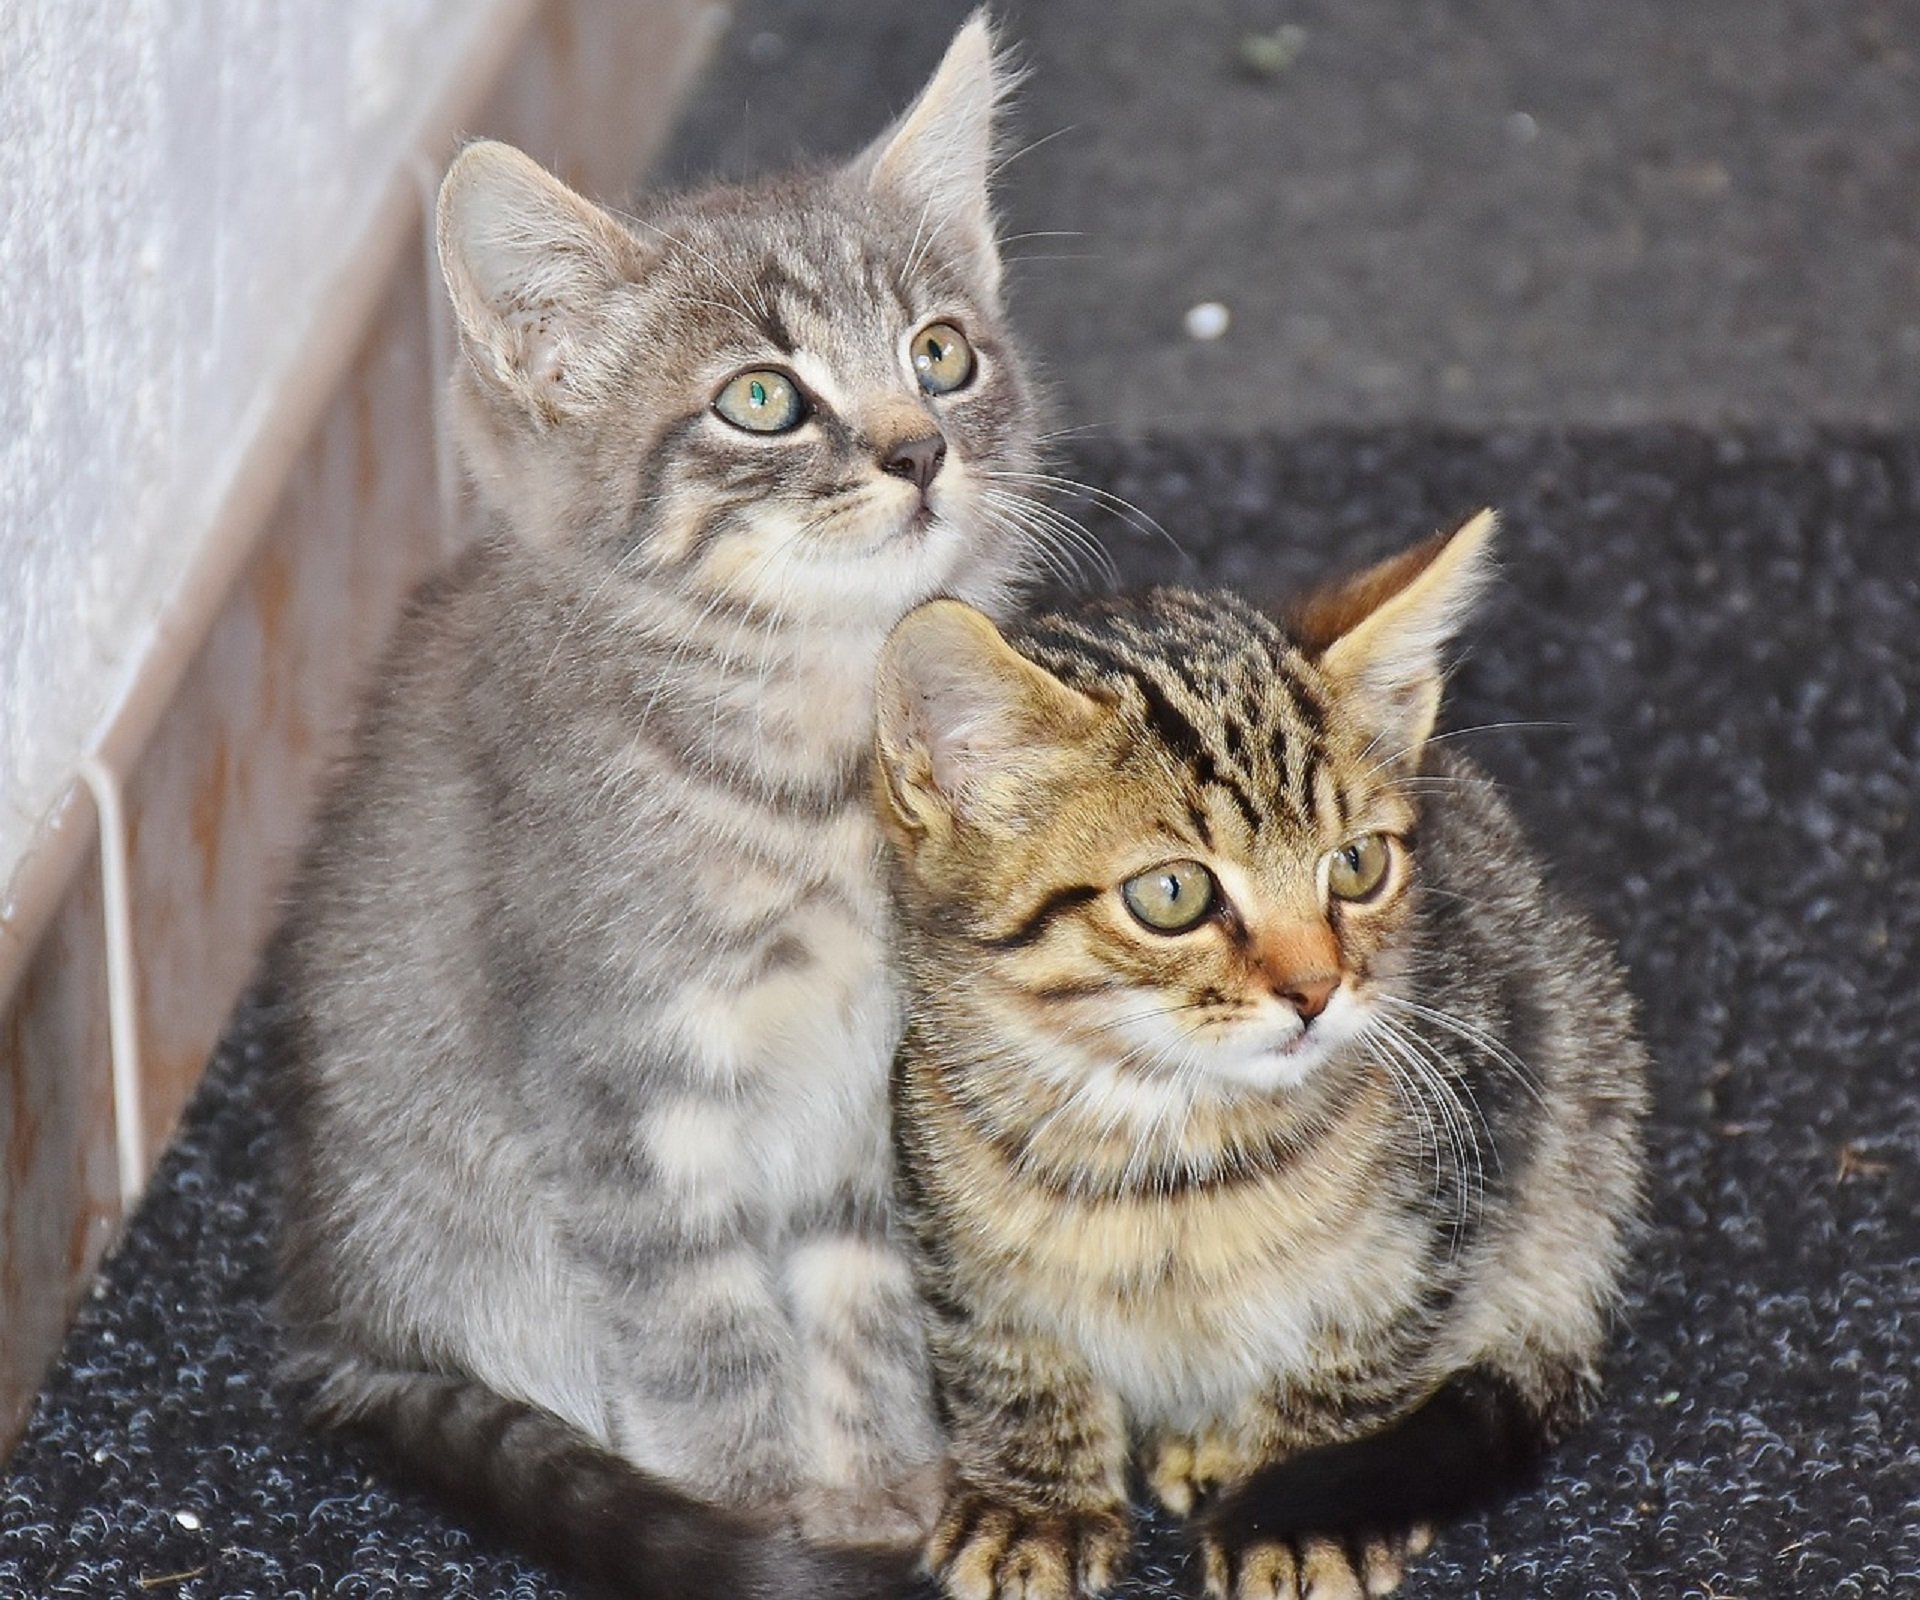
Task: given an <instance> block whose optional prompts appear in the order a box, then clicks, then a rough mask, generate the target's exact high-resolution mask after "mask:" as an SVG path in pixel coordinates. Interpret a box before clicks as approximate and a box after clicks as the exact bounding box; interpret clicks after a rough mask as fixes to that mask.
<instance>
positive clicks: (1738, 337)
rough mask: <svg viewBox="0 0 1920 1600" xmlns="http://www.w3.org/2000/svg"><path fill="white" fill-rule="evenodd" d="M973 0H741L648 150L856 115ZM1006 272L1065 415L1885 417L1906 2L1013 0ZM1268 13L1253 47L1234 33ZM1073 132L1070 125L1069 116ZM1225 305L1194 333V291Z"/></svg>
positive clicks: (1250, 31) (747, 156)
mask: <svg viewBox="0 0 1920 1600" xmlns="http://www.w3.org/2000/svg"><path fill="white" fill-rule="evenodd" d="M970 9H971V7H970V5H969V4H968V3H966V0H912V3H910V4H907V3H894V4H877V3H874V0H746V3H744V4H742V5H740V6H739V8H738V15H739V21H738V24H737V26H736V27H735V29H734V30H733V32H732V34H731V35H730V36H729V38H728V41H727V42H726V44H725V45H724V46H723V47H722V54H721V58H720V61H719V63H718V65H717V68H716V70H715V71H714V72H713V73H712V74H711V76H710V77H709V79H708V81H707V82H706V84H705V85H704V86H703V88H702V89H701V90H700V92H699V94H698V96H697V98H696V101H695V104H694V106H693V109H692V113H691V115H690V116H689V117H688V118H687V120H686V123H685V125H684V127H683V129H682V131H681V135H680V137H679V139H678V141H677V143H676V144H675V146H674V149H673V150H672V152H671V153H670V155H669V158H668V160H667V162H666V163H665V171H666V173H667V174H669V175H671V176H681V175H685V174H688V173H704V172H708V171H716V170H717V171H723V172H727V173H733V174H738V173H740V172H743V171H748V170H756V169H758V168H760V167H762V166H763V165H778V164H781V163H783V162H785V161H786V160H787V159H788V157H789V153H790V152H791V151H792V150H794V149H795V148H799V149H807V150H813V151H818V152H822V153H827V152H832V153H840V152H845V151H851V150H853V149H855V148H857V147H858V146H859V145H861V144H862V143H864V142H865V140H866V139H867V138H869V137H870V136H871V135H872V134H873V132H874V131H875V127H876V123H877V121H878V108H879V107H887V108H898V107H900V106H902V105H904V104H905V103H906V101H907V100H909V99H910V98H911V96H912V94H913V92H914V90H915V89H916V88H918V86H919V84H920V82H921V80H922V79H923V78H924V77H925V75H926V73H927V72H928V70H929V69H930V66H931V64H932V63H933V62H934V61H936V60H937V59H938V58H939V54H940V50H941V47H942V45H943V44H944V43H945V41H946V38H947V36H948V35H949V34H950V33H951V31H952V29H953V27H954V26H955V25H956V24H957V22H958V21H959V19H961V18H962V17H964V16H965V15H966V14H967V12H968V11H969V10H970ZM996 9H997V10H998V11H999V12H1000V13H1001V14H1002V15H1003V16H1004V17H1005V18H1006V19H1007V21H1008V24H1009V26H1008V29H1007V32H1008V36H1009V37H1010V38H1011V39H1012V40H1013V41H1015V42H1016V43H1017V44H1018V46H1019V48H1020V52H1021V54H1022V56H1023V57H1024V58H1025V59H1026V61H1027V62H1028V64H1029V65H1030V67H1031V68H1032V76H1031V79H1030V82H1029V86H1028V89H1027V92H1026V93H1025V95H1024V96H1023V101H1022V105H1021V107H1020V112H1019V119H1020V125H1021V126H1020V137H1019V139H1018V141H1017V143H1016V146H1015V147H1016V148H1018V146H1019V145H1020V144H1025V143H1028V142H1030V141H1032V140H1036V139H1040V138H1043V137H1046V136H1047V135H1057V137H1053V138H1051V139H1050V140H1049V141H1048V142H1047V143H1046V144H1044V145H1040V146H1039V147H1037V148H1034V149H1032V150H1030V151H1029V152H1028V153H1027V154H1025V155H1023V156H1021V157H1020V158H1019V159H1018V160H1017V161H1016V162H1014V163H1013V164H1012V165H1011V166H1010V167H1008V168H1007V170H1006V174H1005V178H1006V183H1005V188H1004V199H1005V209H1006V215H1007V218H1008V222H1009V225H1010V230H1011V231H1012V232H1014V233H1025V232H1029V231H1034V230H1066V231H1070V232H1077V233H1078V234H1079V235H1080V237H1077V238H1053V237H1035V238H1028V239H1024V240H1020V241H1018V242H1016V243H1014V244H1013V245H1012V247H1011V248H1012V251H1013V253H1015V254H1017V255H1023V256H1026V257H1028V258H1029V261H1028V263H1027V264H1026V265H1025V266H1023V267H1021V268H1020V269H1019V271H1018V272H1017V274H1016V276H1015V278H1014V293H1015V295H1016V303H1017V304H1018V305H1019V307H1020V309H1021V312H1022V321H1023V324H1024V326H1025V327H1026V328H1027V329H1028V330H1029V332H1030V334H1031V335H1032V337H1033V340H1034V342H1035V343H1036V344H1037V345H1038V346H1039V347H1040V349H1041V351H1042V353H1043V354H1045V355H1046V357H1047V358H1048V361H1049V364H1050V366H1051V367H1052V369H1053V371H1054V374H1055V376H1056V378H1057V380H1058V383H1059V386H1060V389H1061V392H1062V395H1063V397H1064V399H1065V402H1066V404H1065V407H1064V410H1065V412H1066V413H1067V415H1068V416H1069V418H1070V419H1071V420H1072V421H1073V422H1075V423H1084V422H1108V423H1114V424H1121V425H1125V426H1126V427H1128V428H1137V427H1152V428H1156V429H1161V430H1165V429H1180V430H1183V431H1184V430H1193V431H1205V432H1213V433H1219V432H1231V433H1246V432H1251V431H1254V430H1256V429H1260V428H1264V427H1271V426H1278V427H1295V426H1299V425H1301V424H1306V423H1314V422H1326V421H1333V422H1381V421H1393V420H1398V419H1402V418H1419V419H1422V420H1427V421H1438V422H1451V423H1461V424H1470V425H1479V424H1484V423H1489V422H1549V423H1560V422H1566V423H1628V422H1643V421H1649V420H1666V421H1671V420H1681V419H1684V420H1687V421H1693V422H1699V423H1707V424H1715V423H1722V422H1740V421H1764V420H1773V419H1792V420H1795V421H1809V420H1828V421H1847V422H1865V423H1880V424H1900V423H1906V422H1910V421H1911V420H1912V419H1913V418H1914V416H1915V415H1916V411H1917V410H1920V5H1916V4H1915V3H1914V0H1444V3H1442V0H1296V3H1290V4H1274V3H1271V0H1015V3H1010V4H1004V5H1001V6H999V7H997V8H996ZM1285 25H1291V26H1292V27H1294V28H1297V29H1299V30H1301V32H1300V33H1299V34H1298V35H1294V36H1289V39H1287V40H1282V41H1281V42H1280V46H1279V48H1280V52H1281V54H1282V55H1284V54H1285V53H1286V52H1287V51H1288V50H1289V49H1293V50H1296V51H1297V54H1296V55H1295V57H1294V60H1293V63H1292V65H1291V66H1288V67H1286V68H1284V69H1283V70H1281V71H1279V72H1278V73H1277V74H1276V75H1274V76H1271V77H1266V78H1260V77H1256V76H1254V75H1253V74H1252V73H1251V72H1249V71H1248V70H1247V69H1246V68H1245V67H1244V66H1243V65H1242V64H1241V61H1240V52H1241V48H1242V45H1243V42H1244V41H1245V40H1246V39H1248V38H1249V36H1266V35H1272V34H1273V33H1274V32H1275V31H1276V30H1277V29H1278V28H1280V27H1282V26H1285ZM1063 130H1064V131H1063ZM1202 300H1216V301H1219V302H1221V303H1223V304H1224V305H1226V306H1227V307H1228V308H1229V309H1230V311H1231V313H1232V316H1233V322H1232V328H1231V331H1230V332H1229V333H1228V335H1227V337H1226V338H1225V339H1223V340H1221V341H1220V342H1218V343H1215V344H1196V343H1195V342H1194V341H1193V340H1191V339H1189V338H1188V337H1187V335H1186V334H1185V333H1184V332H1183V330H1182V319H1183V317H1184V315H1185V313H1186V311H1187V309H1188V307H1190V306H1191V305H1193V304H1194V303H1195V302H1197V301H1202Z"/></svg>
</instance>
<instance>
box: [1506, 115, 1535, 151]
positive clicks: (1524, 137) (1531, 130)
mask: <svg viewBox="0 0 1920 1600" xmlns="http://www.w3.org/2000/svg"><path fill="white" fill-rule="evenodd" d="M1507 137H1508V138H1509V139H1511V140H1512V141H1513V142H1514V143H1515V144H1532V143H1533V141H1534V140H1535V139H1537V138H1539V137H1540V124H1539V123H1537V122H1535V121H1534V120H1533V118H1532V117H1530V116H1528V115H1527V113H1526V112H1524V111H1516V112H1514V113H1513V114H1512V115H1511V116H1509V117H1508V118H1507Z"/></svg>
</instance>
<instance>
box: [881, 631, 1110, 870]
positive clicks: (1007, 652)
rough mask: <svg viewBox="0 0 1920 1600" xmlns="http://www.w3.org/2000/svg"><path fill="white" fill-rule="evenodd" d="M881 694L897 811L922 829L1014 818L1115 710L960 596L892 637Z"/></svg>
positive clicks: (885, 766) (887, 785) (887, 779)
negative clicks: (1049, 771)
mask: <svg viewBox="0 0 1920 1600" xmlns="http://www.w3.org/2000/svg"><path fill="white" fill-rule="evenodd" d="M876 700H877V706H876V710H877V719H876V727H875V734H874V743H875V754H876V757H877V759H878V764H879V769H880V776H881V779H882V783H883V786H884V790H885V798H886V801H887V805H888V809H889V810H890V811H891V813H892V817H893V820H894V822H895V823H896V824H897V825H898V827H899V828H901V829H903V830H905V831H906V832H907V833H908V834H909V835H912V836H915V837H924V836H925V835H927V834H929V833H933V832H944V831H946V830H947V829H949V828H950V827H951V826H952V825H953V824H954V823H955V822H956V821H959V822H982V821H987V820H997V821H1000V822H1002V823H1007V824H1010V825H1015V826H1017V825H1018V817H1019V814H1020V811H1021V808H1022V806H1023V805H1024V804H1025V803H1026V802H1027V801H1028V800H1030V799H1031V798H1032V792H1031V785H1032V779H1033V777H1034V776H1035V774H1036V772H1037V771H1038V770H1039V769H1040V768H1042V767H1043V766H1045V765H1046V764H1047V762H1048V759H1049V757H1050V756H1051V755H1053V754H1054V753H1056V752H1057V751H1058V750H1059V749H1060V748H1061V747H1062V746H1066V745H1071V744H1077V743H1081V742H1084V741H1085V740H1086V739H1088V738H1089V737H1091V736H1092V734H1093V733H1094V731H1095V730H1096V729H1097V727H1098V726H1099V724H1100V723H1101V721H1102V720H1103V719H1104V718H1105V717H1106V716H1107V715H1108V712H1107V709H1106V708H1105V707H1104V706H1102V705H1101V704H1100V703H1099V702H1098V701H1095V700H1091V699H1089V698H1088V697H1087V696H1085V695H1083V694H1081V693H1080V692H1079V691H1078V690H1076V689H1070V688H1068V687H1067V685H1066V684H1064V683H1062V682H1060V680H1059V679H1058V678H1056V677H1054V676H1053V675H1052V674H1051V673H1049V672H1047V671H1045V670H1044V669H1043V668H1040V667H1037V666H1035V665H1034V664H1033V663H1032V662H1031V661H1028V660H1027V659H1026V657H1024V656H1022V655H1021V654H1019V652H1017V651H1016V650H1015V649H1014V648H1013V647H1012V646H1011V645H1010V644H1008V643H1007V641H1006V640H1005V639H1003V638H1002V637H1001V636H1000V633H999V630H998V629H996V628H995V627H994V625H993V624H992V623H991V622H989V621H988V620H987V619H986V618H985V617H984V616H982V615H981V614H980V613H979V612H978V611H975V610H974V609H973V607H971V606H968V605H962V604H961V603H960V602H959V601H958V600H934V601H930V602H928V603H927V604H926V605H923V606H921V607H919V608H918V609H917V610H914V611H911V612H909V613H908V614H907V616H906V617H905V618H904V619H903V620H902V621H901V622H900V624H899V625H898V626H897V627H896V628H895V629H894V630H893V632H892V633H891V634H890V635H889V636H888V638H887V643H886V646H885V648H884V649H883V650H882V651H881V654H880V667H879V674H878V680H877V696H876Z"/></svg>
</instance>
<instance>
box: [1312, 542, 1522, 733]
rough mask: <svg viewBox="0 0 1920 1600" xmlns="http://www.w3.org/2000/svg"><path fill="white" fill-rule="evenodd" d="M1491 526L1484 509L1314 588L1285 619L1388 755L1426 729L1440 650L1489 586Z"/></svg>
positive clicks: (1441, 662) (1433, 711) (1440, 671)
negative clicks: (1451, 529)
mask: <svg viewBox="0 0 1920 1600" xmlns="http://www.w3.org/2000/svg"><path fill="white" fill-rule="evenodd" d="M1496 521H1497V519H1496V518H1495V516H1494V514H1493V512H1491V511H1482V512H1481V513H1480V514H1479V515H1478V516H1476V517H1474V518H1473V519H1472V520H1470V521H1469V522H1468V523H1467V524H1466V525H1465V526H1464V527H1462V528H1461V529H1460V530H1459V531H1458V532H1456V533H1450V534H1448V533H1443V534H1438V535H1436V536H1435V537H1433V538H1431V539H1428V540H1426V541H1424V542H1423V543H1421V544H1417V545H1415V546H1414V547H1413V548H1412V549H1410V550H1403V551H1402V552H1401V553H1400V554H1399V555H1397V556H1391V557H1389V558H1388V559H1387V560H1385V561H1383V562H1381V563H1380V564H1379V565H1378V566H1374V567H1369V568H1367V570H1366V571H1364V572H1361V573H1359V574H1357V575H1355V576H1354V577H1351V578H1348V579H1346V580H1345V581H1344V582H1342V583H1339V584H1335V585H1333V586H1332V587H1330V588H1328V589H1324V590H1322V591H1320V592H1319V593H1318V594H1316V595H1313V596H1312V597H1310V598H1309V599H1308V600H1307V601H1306V602H1305V603H1304V604H1303V605H1301V606H1300V607H1299V608H1298V609H1297V610H1296V611H1295V612H1294V613H1293V615H1292V617H1291V618H1290V619H1289V620H1290V623H1291V632H1292V634H1293V637H1294V638H1295V639H1296V640H1297V641H1298V642H1299V644H1300V645H1301V646H1302V648H1304V649H1305V650H1307V651H1308V652H1309V653H1311V654H1314V655H1317V656H1318V657H1319V659H1320V666H1321V669H1322V670H1323V671H1324V672H1325V673H1326V674H1327V676H1328V677H1330V678H1332V679H1333V680H1334V682H1335V684H1336V685H1338V687H1339V688H1340V689H1341V691H1342V693H1344V694H1347V695H1351V696H1352V697H1353V699H1354V701H1355V703H1356V706H1357V708H1358V710H1359V713H1360V715H1361V716H1362V717H1363V718H1365V719H1366V720H1368V721H1370V722H1372V723H1375V724H1377V725H1378V727H1379V729H1380V745H1381V748H1382V749H1384V750H1386V751H1388V752H1389V753H1410V752H1414V751H1417V750H1418V749H1419V747H1420V746H1421V745H1423V744H1424V743H1425V742H1426V740H1427V736H1428V734H1430V733H1432V732H1433V721H1434V718H1435V716H1437V715H1438V713H1439V710H1440V686H1441V681H1442V679H1443V678H1444V676H1445V652H1446V647H1447V645H1448V644H1449V643H1450V642H1451V641H1452V639H1453V636H1454V635H1455V634H1456V633H1458V632H1459V631H1460V628H1461V626H1462V625H1463V624H1464V623H1465V622H1466V620H1467V616H1468V614H1469V613H1470V612H1471V611H1472V610H1473V607H1474V603H1475V602H1476V601H1477V600H1478V599H1479V598H1480V595H1481V594H1482V593H1483V592H1484V591H1485V589H1486V588H1487V586H1488V584H1490V583H1491V582H1492V581H1493V575H1494V567H1493V560H1492V555H1491V547H1492V543H1493V534H1494V528H1495V526H1496Z"/></svg>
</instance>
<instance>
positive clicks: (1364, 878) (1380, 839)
mask: <svg viewBox="0 0 1920 1600" xmlns="http://www.w3.org/2000/svg"><path fill="white" fill-rule="evenodd" d="M1392 865H1393V846H1392V845H1390V844H1388V843H1387V836H1386V835H1385V834H1384V833H1363V834H1361V835H1360V837H1359V838H1357V839H1350V840H1348V841H1347V843H1345V844H1343V845H1342V846H1341V847H1340V848H1339V849H1338V850H1336V851H1334V853H1333V854H1332V855H1330V856H1328V857H1327V887H1328V889H1330V890H1331V891H1332V892H1333V894H1334V896H1335V898H1337V899H1340V900H1364V899H1366V898H1367V896H1368V895H1370V894H1372V893H1373V892H1374V891H1375V890H1376V889H1378V888H1379V887H1380V885H1381V884H1382V883H1384V882H1386V878H1387V868H1388V867H1390V866H1392Z"/></svg>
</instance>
